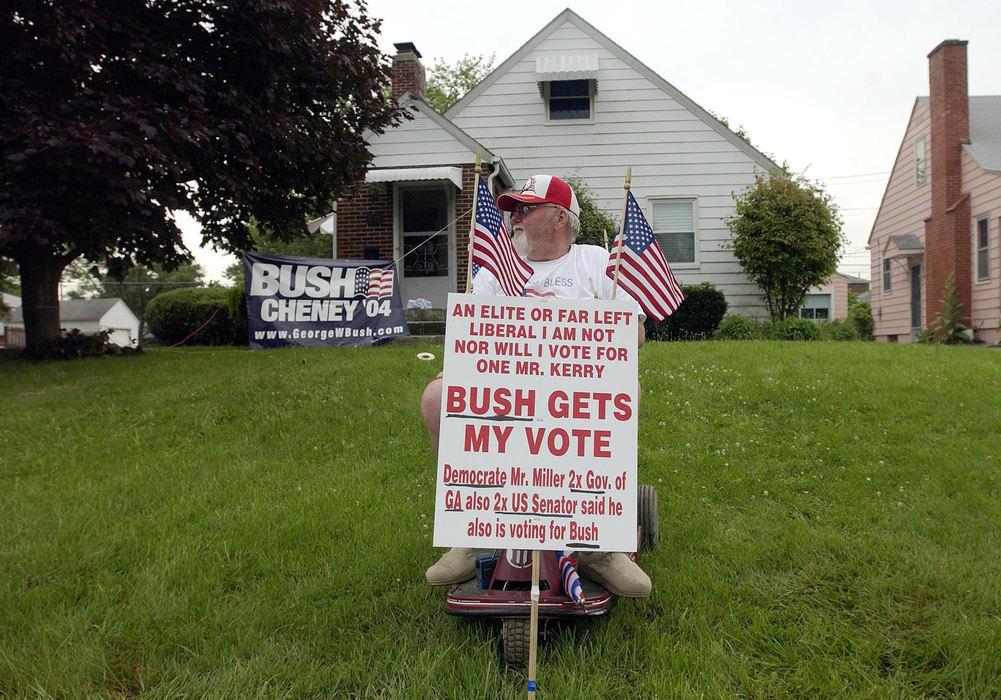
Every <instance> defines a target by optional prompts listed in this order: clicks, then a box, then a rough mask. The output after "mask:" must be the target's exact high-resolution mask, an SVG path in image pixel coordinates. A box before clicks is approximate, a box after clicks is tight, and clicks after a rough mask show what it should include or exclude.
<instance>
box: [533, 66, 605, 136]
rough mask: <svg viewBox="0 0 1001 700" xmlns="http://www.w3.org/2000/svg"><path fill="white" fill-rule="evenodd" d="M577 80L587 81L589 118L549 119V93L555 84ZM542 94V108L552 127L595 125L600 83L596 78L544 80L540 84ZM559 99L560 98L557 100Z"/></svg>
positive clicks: (546, 119) (546, 121)
mask: <svg viewBox="0 0 1001 700" xmlns="http://www.w3.org/2000/svg"><path fill="white" fill-rule="evenodd" d="M577 80H586V81H587V102H588V116H587V118H584V117H580V118H573V119H551V118H550V117H549V100H550V95H549V91H550V88H551V87H552V84H553V83H569V82H573V81H577ZM540 87H541V92H542V108H543V109H544V110H545V115H544V116H545V123H546V124H552V125H559V124H593V123H594V102H595V100H594V98H595V95H597V94H598V81H597V80H595V79H594V78H568V79H566V80H544V81H542V82H541V83H540ZM557 99H559V98H557Z"/></svg>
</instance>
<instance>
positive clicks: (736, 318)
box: [716, 314, 764, 340]
mask: <svg viewBox="0 0 1001 700" xmlns="http://www.w3.org/2000/svg"><path fill="white" fill-rule="evenodd" d="M716 337H717V338H718V339H720V340H759V339H761V338H763V337H764V333H763V332H762V329H761V327H760V326H759V325H758V324H757V323H755V322H754V321H752V320H751V319H749V318H747V317H746V316H740V315H738V314H735V315H733V316H727V317H726V318H724V319H723V322H722V323H721V324H719V328H718V329H716Z"/></svg>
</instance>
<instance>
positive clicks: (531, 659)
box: [528, 549, 539, 700]
mask: <svg viewBox="0 0 1001 700" xmlns="http://www.w3.org/2000/svg"><path fill="white" fill-rule="evenodd" d="M528 619H529V623H528V638H529V642H528V700H533V699H534V698H535V661H536V655H537V653H538V648H539V550H537V549H533V550H532V609H531V615H530V617H529V618H528Z"/></svg>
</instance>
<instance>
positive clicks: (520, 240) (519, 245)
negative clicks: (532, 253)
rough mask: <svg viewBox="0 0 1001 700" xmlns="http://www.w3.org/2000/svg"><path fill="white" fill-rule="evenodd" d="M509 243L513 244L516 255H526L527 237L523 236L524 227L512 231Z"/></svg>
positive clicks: (524, 256)
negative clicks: (512, 235) (512, 234)
mask: <svg viewBox="0 0 1001 700" xmlns="http://www.w3.org/2000/svg"><path fill="white" fill-rule="evenodd" d="M511 245H513V246H514V250H515V252H516V253H518V255H520V256H521V257H523V258H527V257H528V237H527V236H525V229H518V230H516V231H515V232H514V238H512V239H511Z"/></svg>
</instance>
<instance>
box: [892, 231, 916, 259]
mask: <svg viewBox="0 0 1001 700" xmlns="http://www.w3.org/2000/svg"><path fill="white" fill-rule="evenodd" d="M891 245H892V246H893V247H895V248H896V249H897V252H896V253H893V254H892V255H887V252H888V251H889V250H890V246H891ZM924 252H925V245H924V243H922V242H921V239H920V238H918V237H917V236H915V235H914V234H912V233H905V234H901V235H899V236H889V237H887V239H886V244H885V245H884V246H883V257H884V258H912V257H917V256H919V255H924Z"/></svg>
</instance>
